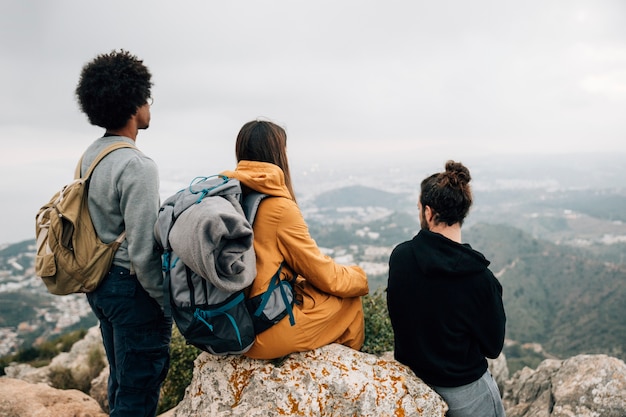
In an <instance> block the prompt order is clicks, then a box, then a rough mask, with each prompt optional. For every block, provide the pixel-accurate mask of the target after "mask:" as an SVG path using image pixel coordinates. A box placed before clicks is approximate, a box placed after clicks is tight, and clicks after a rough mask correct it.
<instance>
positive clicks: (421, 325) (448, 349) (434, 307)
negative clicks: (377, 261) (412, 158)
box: [387, 161, 506, 417]
mask: <svg viewBox="0 0 626 417" xmlns="http://www.w3.org/2000/svg"><path fill="white" fill-rule="evenodd" d="M470 180H471V176H470V172H469V170H468V169H467V167H465V166H464V165H463V164H461V163H459V162H454V161H448V162H447V163H446V164H445V171H444V172H441V173H436V174H433V175H431V176H429V177H427V178H426V179H424V180H423V181H422V184H421V193H420V198H419V201H418V209H419V214H420V225H421V230H420V231H419V233H418V234H417V235H416V236H415V237H413V239H412V240H410V241H407V242H404V243H401V244H399V245H398V246H396V247H395V248H394V250H393V252H392V254H391V256H390V258H389V279H388V286H387V307H388V309H389V317H390V319H391V325H392V327H393V331H394V345H395V346H394V348H395V349H394V355H395V358H396V360H398V361H399V362H401V363H403V364H405V365H407V366H408V367H410V368H411V369H412V370H413V372H414V373H415V374H416V375H417V376H418V377H419V378H420V379H422V380H423V381H424V382H425V383H427V384H428V385H429V386H431V388H433V389H434V390H435V391H436V392H437V393H438V394H439V395H440V396H441V397H442V398H443V399H444V400H445V401H446V403H447V404H448V407H449V410H448V413H447V416H449V417H464V416H472V417H476V416H481V417H488V416H498V417H499V416H504V415H505V414H504V408H503V405H502V400H501V397H500V393H499V391H498V387H497V385H496V383H495V381H494V380H493V378H492V376H491V374H490V373H489V371H488V369H487V359H486V358H496V357H498V355H499V354H500V352H501V351H502V347H503V345H504V331H505V330H504V329H505V323H506V316H505V312H504V306H503V303H502V286H501V285H500V283H499V282H498V280H497V279H496V277H495V276H494V275H493V273H492V272H491V271H490V270H489V268H488V267H489V261H488V260H487V259H486V258H485V257H484V256H483V255H482V254H481V253H480V252H478V251H476V250H474V249H473V248H472V247H471V246H470V245H469V244H463V243H461V226H462V224H463V220H464V219H465V217H466V216H467V214H468V212H469V208H470V206H471V204H472V192H471V189H470V186H469V182H470Z"/></svg>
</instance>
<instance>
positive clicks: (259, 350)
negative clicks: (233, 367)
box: [222, 161, 369, 359]
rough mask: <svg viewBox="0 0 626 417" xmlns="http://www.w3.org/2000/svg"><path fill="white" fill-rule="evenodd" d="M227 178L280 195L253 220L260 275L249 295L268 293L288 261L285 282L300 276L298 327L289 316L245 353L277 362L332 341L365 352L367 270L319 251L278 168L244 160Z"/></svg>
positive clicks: (296, 308) (263, 205) (264, 203)
mask: <svg viewBox="0 0 626 417" xmlns="http://www.w3.org/2000/svg"><path fill="white" fill-rule="evenodd" d="M222 174H223V175H226V176H228V177H231V178H236V179H238V180H239V181H240V182H241V184H242V185H243V187H244V189H245V188H246V187H247V188H250V189H252V190H255V191H258V192H261V193H264V194H267V195H270V196H272V197H277V198H266V199H264V200H263V201H262V202H261V205H260V206H259V209H258V211H257V215H256V219H255V221H254V225H253V229H254V250H255V252H256V266H257V276H256V278H255V280H254V282H253V284H252V286H251V288H250V292H249V294H248V296H249V297H253V296H255V295H258V294H260V293H263V292H264V291H265V290H266V289H267V287H268V285H269V281H270V279H271V278H272V276H273V275H274V274H275V273H276V271H277V270H278V267H279V266H280V264H281V263H282V262H283V261H285V263H286V264H287V266H285V267H284V268H283V272H282V276H281V278H282V279H290V278H292V277H293V276H295V275H297V276H298V278H297V282H296V285H295V288H294V289H295V293H296V297H295V298H296V300H297V303H296V304H295V305H294V318H295V325H294V326H291V324H290V322H289V317H285V318H283V319H282V320H281V321H280V322H279V323H277V324H276V325H274V326H273V327H271V328H270V329H268V330H266V331H264V332H262V333H260V334H259V335H257V337H256V341H255V343H254V345H253V346H252V348H251V349H250V350H249V351H248V352H247V353H246V355H247V356H249V357H252V358H259V359H272V358H278V357H281V356H284V355H287V354H289V353H292V352H301V351H306V350H311V349H315V348H318V347H321V346H324V345H327V344H329V343H341V344H344V345H346V346H350V347H352V348H354V349H360V348H361V346H362V345H363V340H364V337H365V336H364V321H363V308H362V304H361V298H360V297H361V296H363V295H366V294H367V293H368V291H369V288H368V283H367V276H366V275H365V272H364V271H363V270H362V269H361V268H359V267H358V266H343V265H339V264H336V263H335V262H334V261H333V260H332V258H330V257H329V256H326V255H324V254H322V253H321V252H320V250H319V248H318V247H317V244H316V243H315V241H314V240H313V239H312V238H311V236H310V235H309V230H308V227H307V225H306V223H305V221H304V218H303V217H302V213H301V212H300V209H299V208H298V205H297V204H296V202H295V201H293V199H292V198H291V196H290V194H289V191H288V189H287V187H286V186H285V178H284V174H283V171H282V170H281V169H280V168H279V167H278V166H276V165H274V164H270V163H266V162H255V161H240V162H239V164H238V165H237V168H236V170H235V171H225V172H223V173H222Z"/></svg>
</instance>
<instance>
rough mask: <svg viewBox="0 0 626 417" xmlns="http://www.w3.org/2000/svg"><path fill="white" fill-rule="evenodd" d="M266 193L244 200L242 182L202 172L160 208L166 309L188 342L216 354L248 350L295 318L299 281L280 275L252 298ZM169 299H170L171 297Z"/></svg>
mask: <svg viewBox="0 0 626 417" xmlns="http://www.w3.org/2000/svg"><path fill="white" fill-rule="evenodd" d="M265 197H268V196H267V195H265V194H260V193H256V192H252V193H250V194H249V195H248V196H247V197H246V198H245V200H243V201H242V191H241V184H240V183H239V181H238V180H236V179H233V178H228V177H225V176H221V175H218V176H212V177H198V178H196V179H194V180H193V181H192V182H191V185H190V186H189V187H187V188H185V189H182V190H180V191H179V192H177V193H176V194H174V195H173V196H171V197H169V198H168V199H167V200H165V202H164V203H163V204H162V205H161V209H160V211H159V215H158V218H157V222H156V225H155V237H156V240H157V242H158V243H159V245H160V246H161V248H162V250H163V255H162V258H163V271H164V290H165V295H166V313H168V314H169V313H170V312H171V315H172V317H173V318H174V321H175V323H176V325H177V327H178V329H179V330H180V332H181V334H182V335H183V336H184V337H185V339H186V341H187V343H189V344H191V345H194V346H196V347H198V348H199V349H201V350H204V351H206V352H209V353H212V354H215V355H227V354H241V353H245V352H246V351H248V349H250V347H252V344H253V343H254V339H255V336H256V334H258V333H260V332H262V331H264V330H266V329H268V328H269V327H271V326H272V325H274V324H275V323H277V322H278V321H280V320H281V319H283V318H284V317H285V316H287V315H288V316H289V319H290V322H291V324H292V325H294V324H295V321H294V318H293V312H292V307H293V302H294V296H293V283H292V282H291V281H292V280H291V279H289V280H281V271H282V265H281V266H280V267H279V268H278V271H277V272H276V273H275V274H274V276H273V278H272V280H271V283H270V286H269V288H268V289H267V290H266V291H265V292H264V293H262V294H260V295H258V296H256V297H253V298H251V299H246V297H245V289H246V288H247V287H249V286H250V284H252V282H253V281H254V279H255V277H256V258H255V254H254V247H253V232H252V223H253V222H254V217H255V215H256V211H257V208H258V206H259V204H260V203H261V200H263V198H265ZM167 299H169V303H168V302H167Z"/></svg>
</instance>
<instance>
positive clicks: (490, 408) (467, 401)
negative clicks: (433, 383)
mask: <svg viewBox="0 0 626 417" xmlns="http://www.w3.org/2000/svg"><path fill="white" fill-rule="evenodd" d="M431 388H432V389H434V390H435V392H437V394H439V395H440V396H441V398H443V399H444V401H445V402H446V403H447V404H448V412H447V413H446V417H477V416H480V417H504V416H505V414H504V406H503V405H502V399H501V398H500V391H499V390H498V385H497V384H496V381H495V380H494V379H493V377H492V376H491V373H489V371H487V372H485V373H484V374H483V376H482V377H480V378H479V379H477V380H476V381H474V382H472V383H470V384H467V385H463V386H460V387H452V388H448V387H431Z"/></svg>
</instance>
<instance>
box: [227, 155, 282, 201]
mask: <svg viewBox="0 0 626 417" xmlns="http://www.w3.org/2000/svg"><path fill="white" fill-rule="evenodd" d="M222 175H226V176H227V177H231V178H236V179H238V180H239V181H240V182H241V184H243V185H244V186H246V187H248V188H251V189H253V190H254V191H258V192H260V193H263V194H267V195H271V196H274V197H286V198H289V199H291V194H290V193H289V190H288V189H287V186H286V185H285V174H284V173H283V170H282V169H280V167H279V166H278V165H274V164H271V163H269V162H258V161H245V160H244V161H239V163H238V164H237V168H236V169H235V171H224V172H222Z"/></svg>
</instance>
